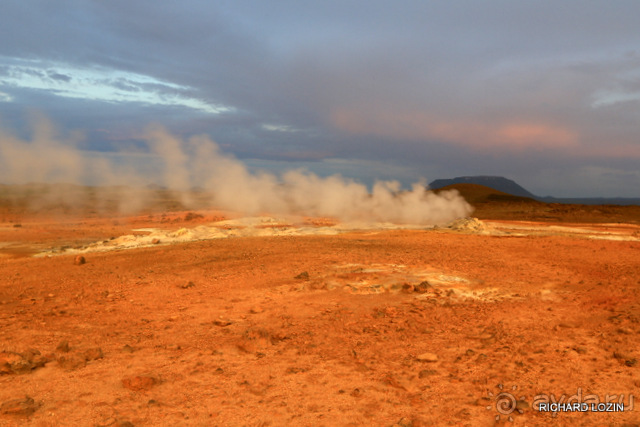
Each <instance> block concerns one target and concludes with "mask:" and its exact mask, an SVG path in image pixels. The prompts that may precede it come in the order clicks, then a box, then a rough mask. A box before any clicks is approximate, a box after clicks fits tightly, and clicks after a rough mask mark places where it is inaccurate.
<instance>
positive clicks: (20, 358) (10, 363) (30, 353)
mask: <svg viewBox="0 0 640 427" xmlns="http://www.w3.org/2000/svg"><path fill="white" fill-rule="evenodd" d="M49 361H51V359H50V358H48V357H45V356H42V355H41V354H40V352H39V351H38V350H34V349H31V350H27V351H26V352H24V353H14V352H11V351H3V352H0V374H28V373H30V372H31V371H33V370H34V369H37V368H40V367H42V366H44V365H45V364H46V363H47V362H49Z"/></svg>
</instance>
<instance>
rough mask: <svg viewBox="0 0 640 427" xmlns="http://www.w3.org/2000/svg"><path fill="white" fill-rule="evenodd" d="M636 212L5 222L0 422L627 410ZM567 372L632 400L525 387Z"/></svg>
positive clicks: (636, 382) (591, 420) (635, 301)
mask: <svg viewBox="0 0 640 427" xmlns="http://www.w3.org/2000/svg"><path fill="white" fill-rule="evenodd" d="M268 218H271V219H268ZM225 221H226V222H225ZM305 221H306V222H305ZM637 232H638V227H637V225H633V224H626V225H625V224H566V223H563V224H548V223H541V222H531V221H501V222H498V221H477V222H476V221H474V220H467V221H466V222H465V221H463V222H460V223H458V224H456V225H455V226H454V225H451V226H448V227H438V228H432V227H422V228H415V227H413V228H410V229H402V228H397V227H391V226H372V227H368V228H367V227H363V226H358V227H355V226H350V227H347V226H345V225H340V224H337V223H335V222H332V221H330V220H326V219H307V220H303V221H301V222H299V223H296V222H295V221H291V220H289V219H285V220H281V219H278V218H272V217H261V218H257V219H256V218H254V219H251V220H248V219H241V218H228V217H225V216H224V215H222V214H218V213H210V212H200V213H197V215H195V214H192V215H191V216H190V217H189V216H188V215H187V213H186V212H178V213H172V214H164V216H162V215H161V214H153V215H145V216H138V217H130V218H119V219H117V220H116V219H112V218H86V219H82V218H80V219H78V218H75V219H72V220H71V219H70V220H68V221H66V222H65V221H60V220H59V219H55V220H51V221H47V220H46V219H43V218H39V219H37V220H35V219H29V218H21V222H20V227H13V223H11V222H5V223H2V224H0V237H2V241H3V246H2V247H0V252H2V253H3V254H4V256H3V257H2V258H0V425H34V426H49V425H51V426H53V425H99V426H129V425H134V426H155V425H168V424H173V425H327V426H329V425H384V426H390V425H404V426H406V425H413V426H419V425H434V424H436V425H447V424H450V425H473V426H476V425H495V423H496V419H497V417H500V419H499V420H498V422H499V423H501V422H508V423H510V422H513V424H514V425H549V424H552V425H553V424H556V425H565V424H586V425H593V424H604V425H609V424H613V425H619V424H624V423H629V424H633V423H636V424H637V423H639V422H640V416H639V415H638V408H632V406H633V405H634V404H636V403H637V402H635V401H634V400H633V399H634V397H635V396H634V397H631V396H630V394H634V393H636V391H637V390H638V389H639V388H640V364H638V358H640V353H639V351H638V346H637V343H638V339H639V333H640V301H639V295H638V292H639V289H640V256H639V254H640V241H639V240H638V234H637ZM207 233H209V234H207ZM213 233H219V236H218V237H217V238H213V237H211V236H213V235H214V234H213ZM171 236H173V240H172V238H171ZM203 236H205V237H203ZM206 236H208V237H206ZM154 239H157V241H155V242H154ZM127 242H130V243H131V242H133V243H131V244H130V245H129V246H127V245H126V244H125V243H127ZM17 248H19V250H18V249H17ZM37 254H39V255H38V256H34V255H37ZM79 255H80V256H83V257H84V258H85V260H86V262H85V263H84V264H80V265H76V263H74V260H75V258H76V257H77V256H79ZM505 393H508V394H505ZM578 394H579V396H580V399H585V398H586V397H587V396H597V397H599V399H601V400H602V401H604V400H605V399H607V398H609V399H610V400H611V399H614V400H615V401H616V402H617V401H622V402H623V403H624V404H626V405H627V408H626V409H627V410H626V411H624V412H611V413H607V412H590V413H581V412H570V413H569V412H562V413H557V414H555V416H554V414H552V413H550V412H539V411H538V410H537V409H536V402H541V401H544V399H545V398H546V399H547V400H549V399H550V398H551V396H552V395H553V398H554V399H560V398H561V397H562V396H563V395H564V396H565V399H567V398H569V397H572V396H577V395H578ZM614 395H615V397H612V396H614ZM505 396H506V397H509V396H513V399H514V400H513V402H514V403H513V405H515V406H513V408H511V410H510V411H509V410H505V409H504V407H503V406H500V405H501V403H500V402H501V399H503V398H505ZM510 418H511V419H512V420H513V421H509V419H510Z"/></svg>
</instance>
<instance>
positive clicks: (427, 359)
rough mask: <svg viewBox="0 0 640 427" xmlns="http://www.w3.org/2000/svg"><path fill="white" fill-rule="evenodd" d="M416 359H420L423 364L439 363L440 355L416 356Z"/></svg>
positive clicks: (423, 354)
mask: <svg viewBox="0 0 640 427" xmlns="http://www.w3.org/2000/svg"><path fill="white" fill-rule="evenodd" d="M416 359H418V360H419V361H421V362H430V363H432V362H437V361H438V355H437V354H434V353H422V354H420V355H418V356H416Z"/></svg>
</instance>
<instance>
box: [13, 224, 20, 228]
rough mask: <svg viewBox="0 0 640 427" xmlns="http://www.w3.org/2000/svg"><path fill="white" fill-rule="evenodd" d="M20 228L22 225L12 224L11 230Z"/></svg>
mask: <svg viewBox="0 0 640 427" xmlns="http://www.w3.org/2000/svg"><path fill="white" fill-rule="evenodd" d="M20 227H22V224H13V228H20Z"/></svg>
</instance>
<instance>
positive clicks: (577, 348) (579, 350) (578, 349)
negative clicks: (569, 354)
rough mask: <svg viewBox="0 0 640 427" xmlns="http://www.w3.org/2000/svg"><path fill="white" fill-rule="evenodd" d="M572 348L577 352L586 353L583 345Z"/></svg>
mask: <svg viewBox="0 0 640 427" xmlns="http://www.w3.org/2000/svg"><path fill="white" fill-rule="evenodd" d="M574 350H575V352H576V353H578V354H587V348H586V347H584V346H578V347H575V348H574Z"/></svg>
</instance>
